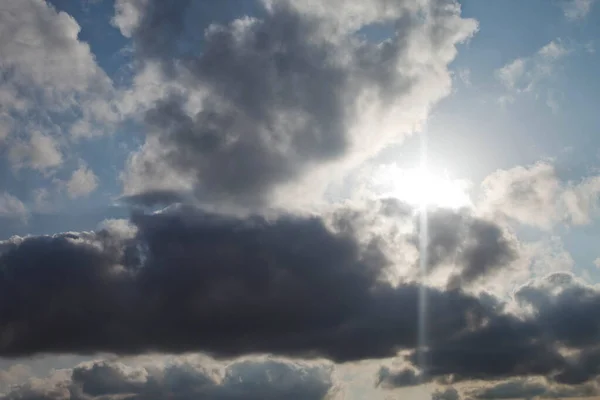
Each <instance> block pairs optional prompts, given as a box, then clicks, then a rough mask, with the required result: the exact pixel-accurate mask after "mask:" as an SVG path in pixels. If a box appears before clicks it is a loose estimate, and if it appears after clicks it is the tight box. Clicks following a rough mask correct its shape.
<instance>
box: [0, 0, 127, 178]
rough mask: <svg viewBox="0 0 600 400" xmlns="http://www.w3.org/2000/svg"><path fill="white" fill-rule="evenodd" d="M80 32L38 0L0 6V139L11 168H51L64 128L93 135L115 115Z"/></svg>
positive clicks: (110, 92) (107, 84)
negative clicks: (80, 38)
mask: <svg viewBox="0 0 600 400" xmlns="http://www.w3.org/2000/svg"><path fill="white" fill-rule="evenodd" d="M79 33H80V26H79V25H78V23H77V22H76V21H75V19H74V18H72V17H71V16H70V15H69V14H67V13H65V12H62V11H57V10H56V9H55V8H54V7H53V6H52V5H51V4H50V3H49V2H47V1H45V0H5V1H3V2H2V4H1V5H0V59H1V60H2V63H1V65H0V142H1V143H0V144H1V145H2V146H3V147H7V149H8V150H7V153H8V160H9V161H10V162H11V163H12V164H13V165H14V166H15V167H16V168H32V169H35V170H38V171H43V172H45V171H47V170H49V169H52V168H56V167H58V166H60V165H61V164H62V162H63V154H62V153H63V150H64V149H63V147H64V146H65V143H64V140H63V138H64V137H67V136H66V135H68V134H69V132H70V133H72V134H73V135H75V136H80V137H81V136H93V135H95V134H96V133H98V132H104V131H105V127H106V126H108V125H110V124H114V123H116V122H117V121H118V119H119V118H120V117H119V112H118V110H117V108H116V105H115V104H113V103H114V102H113V100H114V98H113V97H114V94H115V92H114V89H113V86H112V82H111V80H110V78H108V76H107V75H106V74H105V73H104V71H103V70H102V69H101V68H100V67H99V66H98V65H97V64H96V60H95V57H94V54H93V53H92V52H91V50H90V47H89V45H88V44H87V43H85V42H82V41H80V40H79V38H78V36H79ZM59 143H60V145H59Z"/></svg>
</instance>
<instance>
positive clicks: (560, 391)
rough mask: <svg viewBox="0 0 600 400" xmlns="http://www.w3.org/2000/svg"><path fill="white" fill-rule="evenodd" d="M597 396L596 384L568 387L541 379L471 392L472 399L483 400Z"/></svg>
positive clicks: (509, 382) (486, 387)
mask: <svg viewBox="0 0 600 400" xmlns="http://www.w3.org/2000/svg"><path fill="white" fill-rule="evenodd" d="M597 394H598V387H597V386H596V385H595V384H594V383H591V384H584V385H572V386H567V385H556V384H551V383H549V382H547V381H546V380H544V379H539V378H529V379H512V380H508V381H503V382H499V383H496V384H494V385H488V386H484V387H482V388H479V389H475V390H471V391H470V392H469V395H470V396H471V397H473V398H476V399H482V400H496V399H516V398H524V399H531V398H534V397H535V398H570V397H591V396H596V395H597Z"/></svg>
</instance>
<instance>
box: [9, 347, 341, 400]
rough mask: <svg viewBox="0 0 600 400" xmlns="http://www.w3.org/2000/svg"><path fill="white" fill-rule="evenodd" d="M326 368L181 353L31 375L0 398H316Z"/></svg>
mask: <svg viewBox="0 0 600 400" xmlns="http://www.w3.org/2000/svg"><path fill="white" fill-rule="evenodd" d="M331 372H332V368H331V366H330V365H328V364H325V363H302V362H292V361H286V360H280V359H261V358H257V359H248V360H239V361H235V362H232V363H229V364H227V365H223V364H219V363H215V362H209V360H205V362H199V361H198V360H186V359H185V358H183V357H182V358H180V359H175V360H173V361H172V362H171V363H169V364H165V363H161V362H154V363H142V364H137V365H136V364H134V365H128V364H125V363H123V362H120V361H94V362H88V363H82V364H80V365H78V366H76V367H74V368H72V369H69V370H63V371H61V373H60V374H54V376H50V377H48V378H45V379H32V380H30V382H28V383H26V384H22V385H19V386H17V387H16V388H14V389H13V390H12V391H11V392H9V393H8V394H6V395H5V396H4V397H2V398H3V399H6V400H12V399H15V400H16V399H21V400H33V399H40V398H43V399H47V400H63V399H65V400H66V399H78V400H87V399H97V398H103V399H122V398H128V399H140V400H145V399H148V400H150V399H165V398H172V399H182V400H188V399H190V400H191V399H197V398H210V399H215V400H236V399H240V400H241V399H256V400H259V399H260V400H262V399H264V400H275V399H282V398H286V399H288V398H289V399H298V400H322V399H325V398H326V396H327V395H328V394H329V393H331V392H332V391H333V390H334V388H333V382H332V377H331Z"/></svg>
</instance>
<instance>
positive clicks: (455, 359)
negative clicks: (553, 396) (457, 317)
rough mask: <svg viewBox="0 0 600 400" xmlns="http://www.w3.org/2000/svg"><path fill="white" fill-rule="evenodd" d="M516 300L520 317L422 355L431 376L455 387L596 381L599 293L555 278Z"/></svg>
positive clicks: (493, 322)
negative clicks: (524, 380)
mask: <svg viewBox="0 0 600 400" xmlns="http://www.w3.org/2000/svg"><path fill="white" fill-rule="evenodd" d="M514 296H515V299H516V301H517V302H518V304H519V306H520V312H519V313H517V314H514V315H511V314H504V315H500V316H498V317H497V318H494V319H493V320H490V321H489V322H488V323H485V324H484V325H483V326H482V327H481V329H476V330H473V331H466V332H464V333H462V334H460V335H457V336H455V337H454V338H450V337H448V339H447V340H446V342H445V343H439V344H436V345H433V346H431V347H430V348H429V349H428V350H427V351H426V352H425V355H424V357H425V359H427V360H428V364H427V376H428V377H430V379H436V378H445V377H448V376H452V381H454V382H461V381H467V380H478V379H479V380H498V379H502V378H510V377H527V376H543V377H546V378H547V379H550V380H551V381H552V382H555V383H559V384H568V385H579V384H582V383H585V382H589V381H591V380H593V379H595V377H596V376H597V375H598V373H599V372H600V371H599V370H598V367H597V360H598V357H599V354H598V352H597V350H595V346H597V337H598V330H599V328H598V327H599V326H600V325H599V324H598V321H597V318H595V317H594V314H593V311H592V310H593V309H594V307H597V306H598V301H600V292H598V290H597V288H594V287H590V286H586V285H585V284H582V283H580V282H578V281H577V280H575V279H574V277H573V276H572V275H570V274H567V273H555V274H552V275H549V276H548V277H546V278H545V279H541V280H537V281H534V282H531V283H530V284H528V285H525V286H523V287H522V288H520V289H519V290H518V291H517V292H516V293H515V295H514ZM491 359H493V360H494V362H493V363H491V362H489V360H491ZM411 361H412V362H415V361H416V356H415V355H412V356H411Z"/></svg>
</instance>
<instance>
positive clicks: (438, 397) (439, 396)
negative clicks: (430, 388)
mask: <svg viewBox="0 0 600 400" xmlns="http://www.w3.org/2000/svg"><path fill="white" fill-rule="evenodd" d="M459 399H460V395H459V394H458V391H457V390H456V389H454V388H452V387H450V388H447V389H445V390H438V391H436V392H434V393H433V394H432V395H431V400H459Z"/></svg>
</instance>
